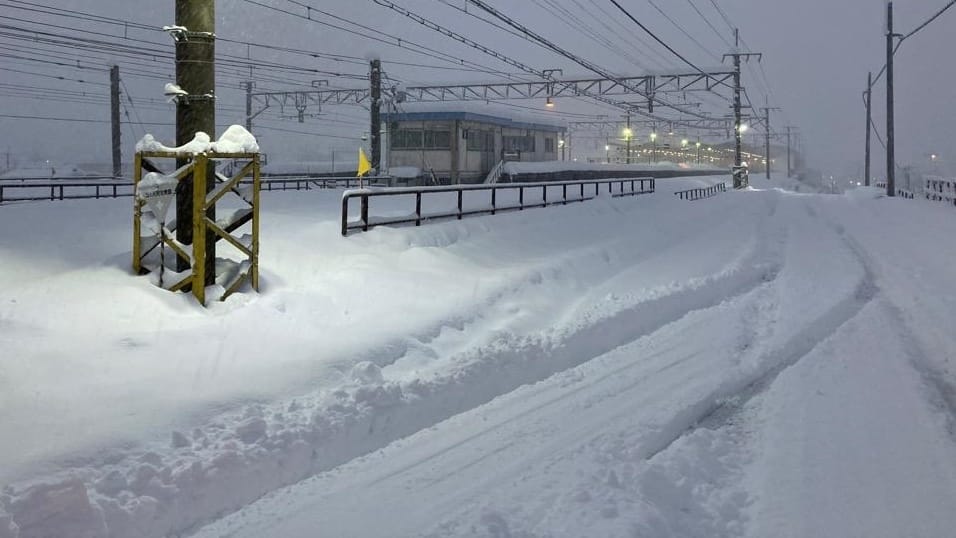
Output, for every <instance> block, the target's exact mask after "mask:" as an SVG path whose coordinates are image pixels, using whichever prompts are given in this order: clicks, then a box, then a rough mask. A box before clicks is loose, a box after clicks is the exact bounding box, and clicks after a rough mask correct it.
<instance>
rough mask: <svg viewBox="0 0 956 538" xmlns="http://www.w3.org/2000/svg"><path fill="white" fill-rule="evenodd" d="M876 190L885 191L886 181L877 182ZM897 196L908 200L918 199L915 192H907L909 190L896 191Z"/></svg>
mask: <svg viewBox="0 0 956 538" xmlns="http://www.w3.org/2000/svg"><path fill="white" fill-rule="evenodd" d="M876 188H878V189H885V188H886V182H885V181H877V182H876ZM896 196H897V197H899V198H905V199H907V200H913V199H915V198H916V194H915V193H914V192H913V191H910V190H907V189H896Z"/></svg>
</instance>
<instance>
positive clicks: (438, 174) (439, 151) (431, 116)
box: [383, 112, 566, 183]
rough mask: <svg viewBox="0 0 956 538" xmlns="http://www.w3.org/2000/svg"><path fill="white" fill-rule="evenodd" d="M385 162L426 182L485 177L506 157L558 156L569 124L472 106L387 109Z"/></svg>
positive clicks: (538, 158)
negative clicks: (519, 117) (453, 109)
mask: <svg viewBox="0 0 956 538" xmlns="http://www.w3.org/2000/svg"><path fill="white" fill-rule="evenodd" d="M383 121H384V122H385V125H386V136H385V138H384V143H385V150H384V151H385V163H386V164H387V166H388V167H389V169H392V168H403V169H406V170H407V169H408V167H415V168H418V169H420V170H421V174H420V175H421V176H422V177H424V178H425V182H426V183H427V182H429V181H432V179H433V178H434V179H436V180H437V181H438V182H439V183H481V182H483V181H484V180H485V177H486V176H487V175H488V173H489V172H490V171H491V170H492V168H494V167H495V165H497V164H498V162H500V161H502V160H505V161H523V162H540V161H556V160H558V157H559V152H560V149H559V141H560V140H563V138H564V133H565V130H566V128H565V127H564V126H559V125H548V124H545V123H528V122H521V121H515V120H511V119H508V118H502V117H497V116H490V115H485V114H476V113H472V112H405V113H393V114H384V115H383Z"/></svg>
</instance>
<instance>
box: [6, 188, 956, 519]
mask: <svg viewBox="0 0 956 538" xmlns="http://www.w3.org/2000/svg"><path fill="white" fill-rule="evenodd" d="M711 181H714V179H713V178H709V179H707V180H666V181H659V182H658V193H657V194H655V195H652V196H643V197H637V198H621V199H611V198H600V199H597V200H594V201H590V202H586V203H583V204H575V205H569V206H566V207H555V208H549V209H544V210H531V211H524V212H520V213H509V214H504V215H498V216H493V217H491V216H489V217H481V218H474V219H466V220H463V221H460V222H455V221H451V222H443V223H438V224H430V225H428V226H424V227H421V228H414V227H409V228H395V229H391V228H378V229H375V230H373V231H371V232H369V233H365V234H356V235H352V236H350V237H348V238H342V237H340V236H339V235H338V226H339V223H338V222H337V219H338V214H337V208H338V205H339V199H338V193H336V192H334V191H310V192H287V193H267V194H264V195H263V207H264V212H263V225H262V244H263V249H262V252H263V254H262V257H261V267H262V269H263V283H264V285H263V290H262V294H261V295H254V294H250V293H246V294H243V295H239V296H234V297H232V298H230V299H229V300H228V301H227V302H226V303H223V304H215V305H213V306H212V308H210V309H208V310H202V309H200V308H198V307H196V306H195V305H193V304H192V303H191V301H190V300H189V298H188V296H185V295H173V294H169V293H166V292H163V291H161V290H158V289H156V288H154V287H152V285H151V284H149V283H148V280H147V279H146V278H138V277H134V276H131V275H130V274H129V269H128V264H129V259H128V258H129V254H128V252H129V244H128V242H129V230H130V218H131V217H130V213H131V212H130V207H129V200H119V201H116V200H96V201H93V200H91V201H72V202H57V203H46V202H44V203H36V204H16V205H7V206H3V207H0V259H2V260H3V264H2V267H0V289H2V290H3V291H2V292H0V294H2V295H0V348H2V349H3V350H4V351H3V359H2V362H0V434H2V437H3V441H4V442H3V443H2V446H0V483H4V484H9V485H8V486H7V487H6V488H4V489H3V490H2V491H3V492H2V494H0V537H3V536H16V531H14V530H13V529H15V528H16V527H19V528H20V533H19V534H20V536H21V537H27V536H124V537H125V536H157V537H158V536H165V535H168V534H177V533H178V534H182V533H186V534H195V535H196V536H237V537H239V536H250V537H252V536H336V537H341V536H383V535H389V536H419V535H426V536H634V535H636V536H744V535H746V536H754V537H758V536H900V535H908V536H927V537H930V536H945V535H947V533H948V532H949V530H950V529H952V528H956V513H954V512H953V511H952V510H951V509H950V508H951V507H952V506H953V505H956V457H954V456H956V441H954V434H953V432H954V431H956V427H954V424H956V423H954V420H956V389H954V387H956V373H954V372H953V370H952V367H953V364H952V361H953V360H954V359H953V355H954V350H956V336H954V335H953V334H952V331H951V330H950V326H951V320H952V319H954V317H956V316H954V314H956V290H953V288H952V284H951V275H952V268H953V267H956V247H954V246H953V245H952V243H951V242H947V241H946V240H943V239H936V238H937V237H938V238H947V237H952V236H953V233H954V231H956V212H953V211H952V209H951V208H948V207H946V206H943V205H936V204H933V203H931V202H925V201H918V200H899V199H887V198H882V197H880V196H878V195H877V194H876V193H874V192H873V191H871V190H866V189H860V190H858V191H854V192H851V193H849V194H848V195H846V196H832V195H816V194H796V193H793V192H790V191H785V190H781V189H778V188H775V187H777V186H778V185H779V183H784V184H785V185H786V186H787V187H790V188H792V187H793V186H794V185H793V184H791V183H789V182H786V181H780V180H777V183H770V184H768V183H764V182H762V181H761V180H759V179H756V180H755V183H756V187H757V188H756V189H754V190H750V191H744V192H729V193H725V194H721V195H719V196H717V197H714V198H710V199H707V200H701V201H696V202H686V201H681V200H678V199H677V198H676V197H674V196H673V195H671V194H670V193H671V192H673V191H674V190H676V189H678V188H688V187H691V186H699V185H701V184H705V183H707V182H711ZM396 210H400V209H399V208H396ZM283 486H290V487H287V488H285V487H283ZM263 495H265V496H264V497H262V496H263ZM259 497H262V498H261V499H260V500H258V501H256V499H258V498H259ZM253 501H256V502H253ZM887 507H892V509H887ZM237 510H238V511H237ZM229 513H231V515H226V516H225V517H221V516H223V515H225V514H229ZM4 514H6V515H4ZM220 517H221V518H220ZM217 518H220V519H218V520H216V519H217ZM213 520H216V521H213ZM210 521H213V522H212V523H211V524H209V525H206V526H205V527H203V526H202V525H203V524H205V523H209V522H210ZM6 529H10V530H6ZM5 531H6V533H5Z"/></svg>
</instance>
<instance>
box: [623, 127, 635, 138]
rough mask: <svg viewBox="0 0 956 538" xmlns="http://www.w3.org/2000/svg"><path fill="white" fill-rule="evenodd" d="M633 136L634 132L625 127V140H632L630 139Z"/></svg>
mask: <svg viewBox="0 0 956 538" xmlns="http://www.w3.org/2000/svg"><path fill="white" fill-rule="evenodd" d="M633 134H634V131H632V130H631V128H630V127H625V128H624V138H625V139H630V138H631V135H633Z"/></svg>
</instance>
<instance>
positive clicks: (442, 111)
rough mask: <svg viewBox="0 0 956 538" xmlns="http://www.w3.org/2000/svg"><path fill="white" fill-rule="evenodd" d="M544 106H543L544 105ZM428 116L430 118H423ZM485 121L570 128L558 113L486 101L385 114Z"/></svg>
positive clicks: (408, 106) (407, 106) (410, 106)
mask: <svg viewBox="0 0 956 538" xmlns="http://www.w3.org/2000/svg"><path fill="white" fill-rule="evenodd" d="M542 106H543V105H542ZM424 114H428V115H430V117H425V116H423V115H424ZM469 115H470V116H471V117H470V118H467V119H471V120H475V121H485V122H488V123H496V124H501V125H506V126H507V125H513V126H516V127H518V128H535V129H542V130H549V131H557V130H565V129H567V120H566V119H564V118H563V117H560V116H557V115H556V114H555V113H554V112H548V111H546V110H542V111H541V112H540V113H539V112H533V111H528V110H522V109H516V108H514V107H509V106H506V105H503V104H500V103H486V102H484V101H444V102H433V103H402V104H401V105H399V107H398V111H397V112H396V113H388V114H384V116H385V121H390V119H389V118H391V120H394V121H401V120H410V121H415V120H422V119H435V120H441V119H466V118H465V116H469Z"/></svg>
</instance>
